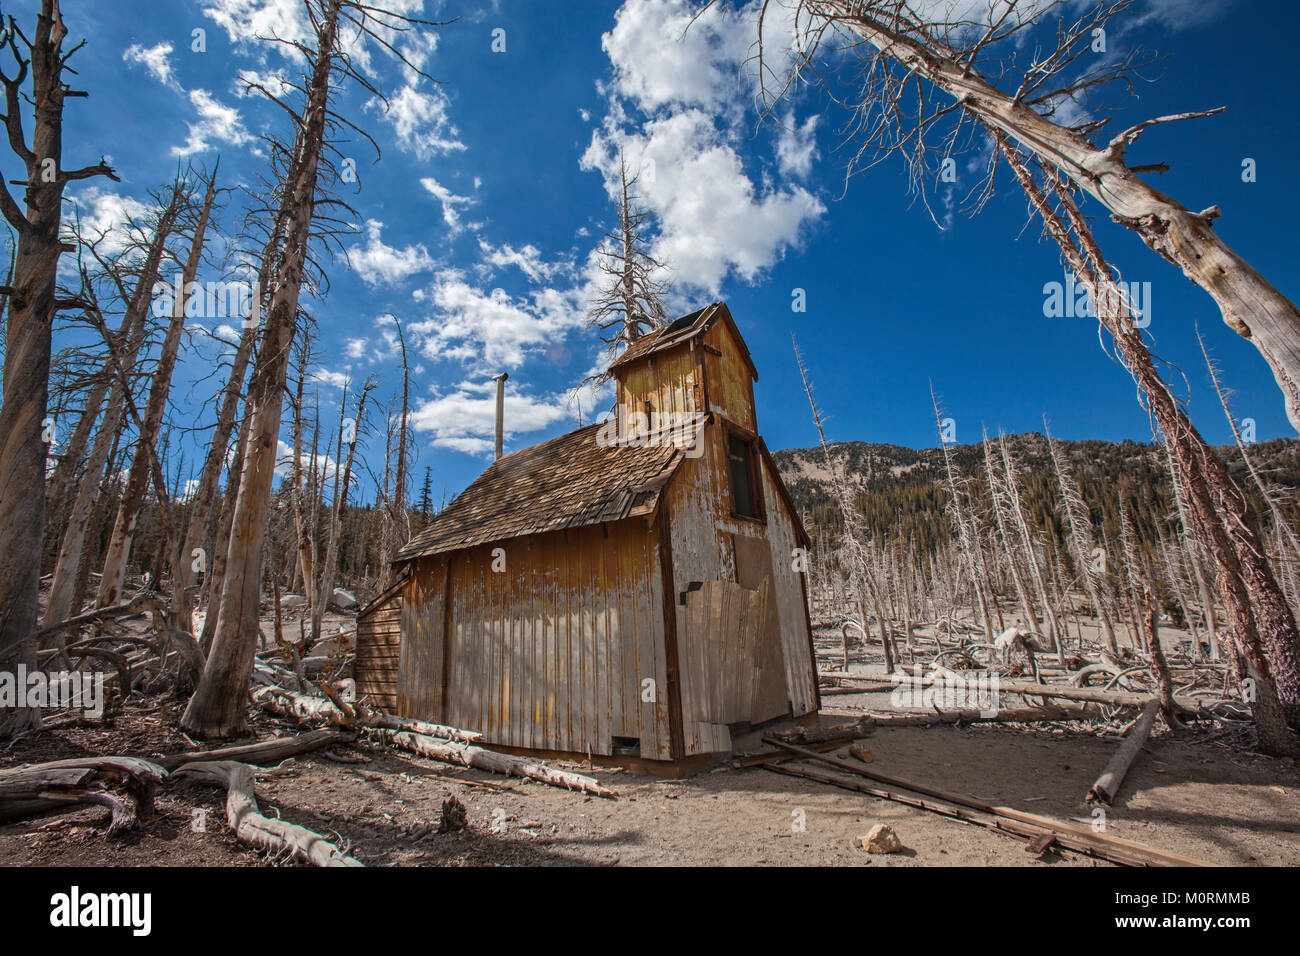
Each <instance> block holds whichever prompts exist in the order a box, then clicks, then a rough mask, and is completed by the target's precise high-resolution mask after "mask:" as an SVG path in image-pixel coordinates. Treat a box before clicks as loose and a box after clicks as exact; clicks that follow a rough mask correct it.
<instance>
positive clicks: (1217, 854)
mask: <svg viewBox="0 0 1300 956" xmlns="http://www.w3.org/2000/svg"><path fill="white" fill-rule="evenodd" d="M818 645H819V651H822V652H824V653H826V654H830V653H831V652H832V650H834V651H836V652H837V651H838V635H837V634H835V633H833V632H830V631H820V632H819V634H818ZM823 667H825V668H828V669H829V667H830V662H829V661H825V662H823ZM853 670H854V671H855V672H860V673H871V672H873V671H876V670H878V664H877V662H874V661H872V660H870V659H869V658H868V657H865V656H863V655H861V654H860V653H859V652H855V663H854V666H853ZM887 705H888V695H887V694H886V695H874V696H872V697H871V698H867V696H866V695H842V696H834V697H827V698H826V699H825V701H824V711H823V719H824V721H828V722H830V721H841V720H845V719H848V718H849V717H850V716H852V715H853V714H855V713H857V712H860V711H861V710H862V709H863V708H865V707H870V708H871V709H873V710H874V709H883V708H884V707H886V706H887ZM177 713H178V705H176V704H174V703H163V704H161V706H160V709H158V710H157V711H155V712H154V713H151V714H141V713H138V712H136V711H128V712H127V713H125V714H123V715H121V716H119V717H118V718H116V720H115V721H114V723H113V725H112V726H108V727H105V726H102V725H96V726H87V727H73V728H67V729H64V730H57V731H53V732H50V733H47V734H44V735H42V736H41V737H39V738H37V739H36V740H33V741H25V742H19V743H18V744H17V745H15V746H14V747H12V748H11V749H10V750H8V751H5V752H0V766H6V767H7V766H14V765H16V764H19V763H24V762H29V761H38V760H49V759H55V758H58V757H65V756H73V755H76V754H80V753H88V752H89V753H108V752H116V753H129V754H137V755H144V756H147V755H151V754H152V755H161V754H163V753H171V752H175V751H179V750H187V749H191V748H190V744H189V743H188V742H187V741H185V740H184V739H183V738H182V737H181V736H180V735H179V734H178V733H177V732H176V731H175V730H174V729H172V728H173V727H174V726H175V718H176V716H177ZM254 727H255V731H256V732H257V734H258V735H259V736H266V735H269V734H272V733H292V732H293V728H292V727H290V726H288V725H286V724H284V723H277V722H274V721H272V720H270V719H269V718H266V717H258V718H257V719H256V721H255V724H254ZM1221 733H1222V732H1216V731H1213V730H1209V729H1205V730H1191V731H1187V732H1184V733H1180V734H1179V735H1177V737H1174V736H1172V735H1169V734H1161V735H1159V736H1157V737H1156V738H1155V739H1153V740H1152V741H1151V742H1150V743H1149V744H1148V746H1147V748H1146V750H1145V752H1144V753H1143V755H1142V756H1141V757H1140V758H1139V759H1138V761H1137V763H1136V764H1135V766H1134V768H1133V770H1132V771H1131V773H1130V775H1129V778H1128V780H1127V781H1126V782H1125V784H1124V787H1123V789H1122V790H1121V792H1120V795H1119V798H1118V799H1117V801H1116V804H1115V806H1114V807H1112V808H1111V809H1110V810H1109V816H1108V819H1107V825H1108V829H1107V832H1109V833H1111V834H1112V835H1115V836H1119V837H1123V838H1126V839H1131V840H1138V841H1141V842H1144V843H1148V844H1151V845H1153V846H1157V847H1160V848H1162V849H1166V850H1172V851H1176V852H1179V853H1182V854H1185V855H1188V856H1193V857H1198V858H1201V859H1204V860H1206V861H1208V862H1215V863H1225V864H1250V865H1256V864H1258V865H1269V866H1294V865H1297V864H1300V769H1298V768H1297V766H1296V764H1295V761H1292V760H1276V759H1272V758H1266V757H1261V756H1258V755H1254V754H1251V753H1248V752H1243V751H1242V750H1241V749H1239V748H1235V747H1232V746H1229V744H1230V743H1232V740H1231V739H1230V738H1228V737H1225V736H1222V735H1221ZM1216 734H1218V735H1219V736H1216ZM865 746H867V747H869V748H870V749H871V750H872V752H873V754H874V758H875V760H874V767H876V768H877V769H879V770H880V771H881V772H883V773H887V774H890V775H892V776H896V777H901V778H905V779H911V780H915V781H917V782H923V783H926V784H929V785H932V786H937V787H941V788H944V789H947V790H950V791H954V792H959V793H963V794H967V795H969V796H973V797H977V798H979V799H981V800H986V801H989V802H993V803H998V804H1004V805H1007V806H1011V807H1016V808H1019V809H1022V810H1026V811H1029V812H1032V813H1037V814H1041V815H1046V816H1051V817H1056V818H1059V819H1063V820H1067V819H1075V820H1078V821H1080V822H1084V823H1087V822H1089V821H1090V817H1089V816H1088V815H1087V812H1086V811H1085V810H1084V809H1083V807H1082V803H1081V801H1082V798H1083V795H1084V794H1085V792H1086V791H1087V789H1088V787H1089V785H1090V784H1091V783H1092V781H1093V780H1094V779H1095V778H1096V776H1097V774H1098V773H1099V772H1100V770H1101V768H1102V767H1103V766H1104V765H1105V763H1106V761H1107V760H1108V759H1109V757H1110V755H1111V754H1112V753H1113V751H1114V749H1115V747H1116V742H1115V740H1114V739H1113V738H1112V739H1107V738H1105V737H1102V736H1098V735H1097V734H1096V733H1089V732H1082V731H1080V730H1078V729H1077V728H1076V727H1075V726H1074V725H1057V726H1052V725H1046V726H1043V727H1040V728H1038V729H1029V728H1024V727H1009V726H974V727H961V728H956V727H935V728H930V729H919V728H896V729H887V730H886V729H881V730H877V731H876V732H875V733H874V734H873V735H872V736H871V737H870V738H868V740H867V741H866V742H865ZM841 753H844V752H843V751H841ZM357 754H361V755H363V756H364V757H365V758H366V759H367V761H368V762H365V763H360V764H340V763H337V762H334V761H332V760H330V759H328V757H327V756H326V755H324V754H321V753H316V754H310V755H305V756H302V757H299V758H297V759H295V760H292V761H288V762H286V763H285V764H283V765H281V767H279V768H277V769H274V770H271V771H269V772H267V773H263V774H259V777H258V783H257V791H258V799H259V801H260V802H261V804H262V808H263V812H265V813H267V814H272V813H276V814H279V815H280V816H281V817H283V818H284V819H287V820H291V821H293V822H296V823H300V824H302V825H304V826H307V827H310V828H312V829H315V830H317V831H319V832H321V833H323V834H326V835H327V836H328V837H329V838H331V839H337V840H338V842H339V843H340V844H342V845H346V846H347V847H349V849H350V852H352V853H353V854H354V855H355V856H357V858H359V859H360V860H361V861H363V862H364V863H366V864H367V865H371V866H384V865H662V864H685V865H795V866H809V865H814V866H816V865H845V866H867V865H869V866H946V865H968V866H1017V865H1029V866H1052V865H1058V866H1059V865H1066V866H1069V865H1082V866H1099V865H1100V866H1105V865H1109V864H1105V863H1100V862H1098V861H1094V860H1091V859H1088V858H1084V857H1077V856H1074V855H1068V854H1067V855H1066V856H1064V857H1060V856H1055V857H1049V858H1047V859H1046V860H1044V861H1038V860H1036V859H1034V858H1033V857H1031V856H1029V855H1028V854H1027V853H1026V852H1025V846H1024V843H1023V842H1022V841H1020V840H1017V839H1015V838H1012V837H1009V836H1006V835H1002V834H998V833H993V832H990V831H987V830H984V829H981V828H978V827H975V826H971V825H966V824H961V823H957V822H954V821H951V820H948V819H946V818H943V817H940V816H937V815H934V814H930V813H927V812H925V811H921V810H917V809H913V808H910V807H906V806H903V805H900V804H895V803H890V802H887V801H883V800H878V799H875V798H872V797H868V796H865V795H862V794H857V793H852V792H849V791H846V790H841V789H838V788H834V787H830V786H827V785H824V784H821V783H816V782H813V781H807V780H801V779H796V778H792V777H787V776H782V775H779V774H777V773H774V772H771V771H768V770H763V769H748V770H735V769H732V768H730V767H728V766H721V765H719V766H715V767H713V768H710V769H706V770H704V771H702V772H700V773H697V774H694V775H692V776H691V777H689V778H687V779H684V780H661V779H657V778H654V777H650V776H646V775H643V774H638V773H633V772H630V771H626V770H614V771H610V770H608V769H605V768H600V767H597V768H595V769H594V770H592V771H590V772H591V773H592V774H593V775H594V776H596V777H598V778H599V779H600V780H601V781H602V782H603V783H605V784H606V785H607V786H610V787H612V788H613V789H614V790H615V791H617V794H618V795H617V797H616V798H615V799H600V798H595V797H589V796H587V795H584V794H580V793H576V792H568V791H563V790H557V789H554V788H551V787H547V786H545V785H542V784H538V783H533V782H529V781H522V780H517V779H512V780H506V779H505V778H502V777H499V776H495V775H492V774H485V773H480V772H477V771H469V770H463V769H458V768H452V767H448V766H446V765H442V764H437V763H434V762H432V761H427V760H424V759H421V758H416V757H410V756H406V755H403V754H401V753H399V752H396V751H388V750H381V749H369V748H364V747H363V749H360V750H357V749H349V750H347V751H343V752H341V755H342V756H343V757H345V758H347V757H355V756H356V755H357ZM566 766H570V767H574V768H576V767H577V766H578V765H566ZM469 782H476V783H480V784H486V785H488V786H489V787H491V788H492V789H487V788H484V787H474V786H469V785H467V784H468V783H469ZM450 796H454V797H456V798H457V799H459V800H460V801H461V802H462V803H464V805H465V807H466V809H467V812H468V819H469V825H468V827H467V828H466V829H465V830H462V831H459V832H453V833H447V834H439V833H437V832H436V824H437V822H438V820H439V818H440V812H441V806H442V802H443V800H444V799H445V798H447V797H450ZM223 798H224V795H223V794H222V793H220V792H219V791H217V790H215V789H212V788H210V787H206V786H202V785H198V784H194V783H183V782H176V783H173V784H170V785H168V786H166V787H164V788H163V790H162V791H161V793H160V795H159V798H158V801H157V807H158V814H157V816H156V817H155V818H154V819H153V820H151V821H149V822H148V823H146V824H145V825H144V826H143V827H142V828H141V830H140V831H139V832H137V833H133V834H127V835H125V836H122V837H118V838H113V839H109V838H107V837H105V836H104V835H103V826H104V823H105V821H106V811H104V810H102V809H97V808H96V809H85V810H80V811H77V812H75V813H65V814H62V815H50V816H46V817H42V818H36V819H32V820H26V821H19V822H15V823H10V824H7V825H3V826H0V863H3V864H5V865H11V866H30V865H51V864H77V865H93V866H104V865H110V866H111V865H124V866H138V865H198V866H212V865H260V864H263V863H265V862H266V861H265V859H264V857H263V856H262V855H261V854H259V853H257V852H254V851H252V850H249V849H246V848H244V847H241V846H240V845H239V844H237V843H236V842H235V840H234V837H233V835H232V834H231V833H230V831H229V829H228V828H227V827H226V826H225V824H224V814H223V812H222V805H223V802H224V801H223ZM197 822H201V823H202V824H203V826H202V828H200V827H198V826H196V823H197ZM876 823H888V824H890V825H891V826H892V827H893V828H894V830H895V831H896V832H897V833H898V835H899V837H900V838H901V839H902V842H903V844H904V846H905V847H906V850H905V851H904V852H903V853H899V854H894V855H888V856H885V855H870V854H867V853H866V852H865V851H863V850H862V849H860V848H858V847H857V846H856V845H855V840H856V838H857V837H859V836H861V835H863V834H865V833H866V832H867V831H868V830H869V829H870V828H871V827H872V826H873V825H874V824H876Z"/></svg>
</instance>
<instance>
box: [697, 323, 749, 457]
mask: <svg viewBox="0 0 1300 956" xmlns="http://www.w3.org/2000/svg"><path fill="white" fill-rule="evenodd" d="M703 340H704V343H705V344H706V345H709V346H711V347H712V348H714V349H716V350H718V351H719V352H721V353H722V354H721V355H717V354H715V353H713V352H710V351H707V350H702V351H703V354H704V355H705V366H704V376H705V381H706V382H707V388H708V393H709V408H708V409H707V410H708V411H711V412H716V413H717V414H719V415H721V416H722V417H723V418H726V419H727V420H728V421H731V422H734V423H735V424H737V425H739V426H740V427H741V428H744V429H746V430H747V431H750V432H757V431H758V417H757V414H756V413H755V411H754V376H753V373H752V372H751V371H750V368H749V363H748V362H746V361H745V360H744V358H743V357H742V354H743V353H742V352H741V349H742V348H743V345H742V343H741V342H740V341H739V340H737V339H736V337H735V335H733V334H732V332H731V327H730V326H729V325H727V323H726V322H719V323H718V324H717V325H715V326H714V327H713V328H711V329H709V331H707V332H705V333H704V335H703Z"/></svg>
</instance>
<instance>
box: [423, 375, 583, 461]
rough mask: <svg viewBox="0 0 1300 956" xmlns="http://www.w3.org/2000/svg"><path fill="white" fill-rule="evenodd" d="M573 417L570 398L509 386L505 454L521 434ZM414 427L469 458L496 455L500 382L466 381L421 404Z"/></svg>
mask: <svg viewBox="0 0 1300 956" xmlns="http://www.w3.org/2000/svg"><path fill="white" fill-rule="evenodd" d="M568 417H570V412H569V410H568V409H567V408H566V396H565V395H564V394H563V393H562V394H559V395H549V396H540V397H539V396H534V395H529V394H527V393H526V392H524V391H521V390H519V389H517V388H514V387H512V384H511V383H510V382H507V383H506V397H505V413H504V416H503V418H504V434H505V439H506V446H507V447H506V450H507V451H509V450H510V447H509V440H510V439H511V438H513V437H514V436H516V435H526V434H529V433H531V432H536V431H539V430H541V429H543V428H548V427H550V426H551V425H553V424H555V423H556V422H558V421H562V420H564V419H566V418H568ZM411 427H412V428H413V429H414V430H415V431H416V432H417V433H420V432H423V433H429V434H431V435H432V438H431V440H430V444H431V445H433V446H434V447H438V448H449V449H452V450H453V451H460V452H464V453H466V454H469V455H484V454H487V453H489V452H491V451H492V449H493V446H494V444H495V436H496V383H495V382H493V381H492V380H491V379H486V380H482V381H477V382H475V381H467V382H461V383H460V384H458V385H456V386H455V387H454V389H453V390H452V391H450V392H448V393H447V394H444V395H438V396H435V397H434V398H431V399H427V400H425V401H422V402H419V403H417V405H416V407H415V410H414V411H412V413H411Z"/></svg>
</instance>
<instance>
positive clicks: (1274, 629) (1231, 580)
mask: <svg viewBox="0 0 1300 956" xmlns="http://www.w3.org/2000/svg"><path fill="white" fill-rule="evenodd" d="M997 138H998V146H999V149H1000V150H1001V151H1002V155H1003V156H1004V157H1006V159H1007V161H1008V163H1009V164H1010V165H1011V168H1012V170H1013V171H1014V173H1015V175H1016V178H1017V180H1018V181H1019V182H1020V184H1021V187H1022V188H1023V189H1024V190H1025V194H1026V196H1027V197H1028V198H1029V200H1030V203H1031V204H1032V205H1033V207H1034V209H1035V210H1036V211H1037V212H1038V214H1039V217H1040V218H1041V219H1042V221H1043V224H1044V227H1045V229H1046V230H1047V233H1048V235H1050V236H1051V237H1052V238H1053V239H1054V240H1055V241H1056V243H1057V245H1058V246H1060V248H1061V251H1062V253H1063V255H1064V256H1065V258H1066V261H1067V262H1068V263H1069V264H1070V265H1071V267H1073V268H1074V269H1075V271H1076V274H1077V275H1078V276H1079V277H1080V279H1081V281H1082V282H1083V283H1084V286H1085V288H1087V289H1088V291H1089V294H1090V295H1091V296H1092V297H1093V301H1094V302H1095V303H1096V305H1097V310H1096V311H1097V314H1098V317H1099V320H1100V321H1101V322H1102V324H1103V326H1104V327H1105V328H1106V329H1107V331H1108V332H1110V334H1111V337H1112V339H1113V340H1114V342H1115V345H1116V348H1117V350H1118V351H1119V353H1120V355H1121V357H1122V358H1123V360H1124V364H1125V367H1126V368H1127V369H1128V371H1129V372H1130V374H1131V375H1132V376H1133V378H1134V380H1135V381H1136V383H1137V385H1138V387H1139V388H1140V389H1141V390H1142V393H1143V394H1144V395H1145V396H1146V398H1147V402H1148V407H1149V408H1150V410H1151V414H1152V416H1153V417H1154V419H1155V421H1156V423H1157V424H1158V425H1159V427H1160V430H1161V433H1162V435H1163V438H1164V440H1165V442H1166V443H1167V445H1168V446H1169V449H1170V452H1171V455H1172V457H1173V460H1174V461H1175V462H1176V463H1177V465H1178V469H1179V471H1180V473H1181V477H1182V483H1183V487H1184V489H1185V490H1186V492H1187V496H1188V503H1189V504H1190V505H1191V509H1192V514H1193V517H1194V519H1195V525H1196V528H1197V532H1198V534H1199V535H1200V536H1201V538H1202V542H1203V544H1204V545H1205V547H1206V550H1207V552H1208V553H1209V554H1210V555H1212V557H1213V559H1214V562H1215V564H1216V572H1217V573H1216V577H1217V579H1218V583H1219V590H1220V593H1221V594H1222V596H1223V600H1224V606H1225V608H1226V609H1227V612H1228V615H1229V617H1230V618H1231V620H1232V635H1233V640H1234V643H1235V644H1236V647H1237V652H1238V655H1239V660H1240V662H1241V664H1242V665H1243V666H1244V668H1245V669H1246V672H1247V674H1248V675H1249V677H1250V679H1251V680H1252V682H1253V692H1254V699H1253V700H1252V701H1251V703H1252V709H1253V711H1254V715H1255V723H1256V727H1257V729H1258V732H1259V743H1260V748H1261V749H1262V750H1264V751H1265V752H1267V753H1271V754H1296V753H1300V741H1297V739H1296V736H1295V734H1294V733H1292V732H1291V730H1290V728H1289V727H1288V717H1289V716H1290V715H1289V712H1288V711H1289V710H1290V709H1291V708H1293V707H1295V706H1296V703H1297V701H1298V700H1300V653H1298V652H1300V641H1298V640H1297V637H1298V635H1297V632H1296V626H1295V619H1294V617H1293V616H1292V614H1291V610H1290V608H1289V607H1288V606H1287V604H1286V601H1285V599H1284V598H1283V597H1282V594H1281V591H1280V590H1279V589H1278V587H1277V582H1276V581H1275V580H1274V579H1273V577H1272V573H1271V571H1270V570H1269V567H1268V563H1267V559H1266V558H1265V556H1264V551H1263V547H1262V542H1261V539H1260V537H1259V533H1258V523H1257V521H1256V519H1255V515H1254V512H1253V509H1252V508H1251V506H1250V501H1249V499H1248V498H1247V497H1246V496H1245V495H1244V494H1243V493H1242V492H1241V491H1240V489H1239V488H1237V487H1236V485H1235V484H1233V483H1232V481H1231V479H1230V478H1229V477H1228V475H1227V472H1226V470H1225V469H1224V467H1223V462H1222V461H1221V460H1220V459H1219V458H1218V456H1217V455H1216V454H1215V453H1214V450H1213V449H1211V448H1210V447H1209V446H1208V445H1206V444H1205V441H1204V439H1202V438H1201V436H1200V433H1199V432H1197V430H1196V429H1195V427H1193V425H1192V424H1191V422H1190V421H1189V420H1188V419H1187V417H1186V415H1185V414H1184V413H1183V412H1182V410H1181V409H1180V408H1179V407H1178V405H1177V402H1176V401H1175V400H1174V397H1173V395H1172V394H1171V393H1170V391H1169V390H1168V388H1167V387H1166V386H1165V384H1164V382H1163V381H1162V380H1161V379H1160V377H1159V375H1158V374H1157V372H1156V370H1155V366H1154V364H1153V363H1152V360H1151V355H1150V353H1149V352H1148V350H1147V348H1146V345H1145V343H1144V342H1143V341H1142V337H1141V332H1140V330H1139V329H1137V327H1136V326H1135V325H1134V324H1133V321H1132V316H1131V315H1130V314H1129V313H1128V309H1127V306H1126V304H1125V299H1124V297H1123V295H1122V293H1120V291H1119V289H1118V288H1117V287H1116V286H1115V282H1114V279H1113V277H1112V273H1111V271H1110V268H1109V266H1108V265H1107V264H1106V262H1105V259H1104V257H1103V256H1102V255H1101V250H1100V249H1099V248H1098V247H1097V245H1096V243H1095V241H1094V240H1093V238H1092V233H1091V230H1090V229H1089V227H1088V225H1087V223H1086V222H1085V221H1084V220H1083V218H1082V216H1081V215H1080V214H1079V213H1078V211H1077V210H1076V208H1075V207H1074V204H1073V201H1072V199H1071V198H1070V196H1069V195H1068V193H1067V192H1066V191H1065V190H1064V188H1063V187H1062V186H1060V184H1059V182H1057V183H1056V184H1055V186H1054V189H1055V193H1056V198H1057V201H1058V202H1059V203H1060V204H1061V208H1062V209H1064V210H1065V213H1066V215H1067V216H1068V221H1069V227H1068V229H1067V227H1066V226H1065V224H1064V223H1063V222H1062V220H1061V218H1060V217H1059V216H1058V214H1057V213H1056V212H1055V211H1054V210H1053V208H1052V207H1051V206H1050V205H1049V204H1048V202H1047V199H1046V197H1045V196H1044V195H1043V192H1042V190H1040V189H1039V187H1038V184H1037V183H1036V182H1035V181H1034V179H1033V176H1032V175H1031V173H1030V172H1029V170H1028V168H1027V167H1026V165H1025V163H1024V161H1023V159H1022V158H1021V157H1020V156H1019V155H1018V154H1017V153H1016V152H1015V151H1014V150H1012V149H1011V147H1010V146H1009V145H1008V144H1007V142H1006V140H1005V138H1003V137H1001V136H998V137H997ZM1071 232H1072V233H1073V236H1075V237H1077V239H1078V243H1079V244H1078V245H1076V244H1075V242H1074V241H1072V239H1071ZM1266 648H1267V653H1266V650H1265V649H1266ZM1275 673H1276V674H1277V675H1278V676H1277V677H1275Z"/></svg>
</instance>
